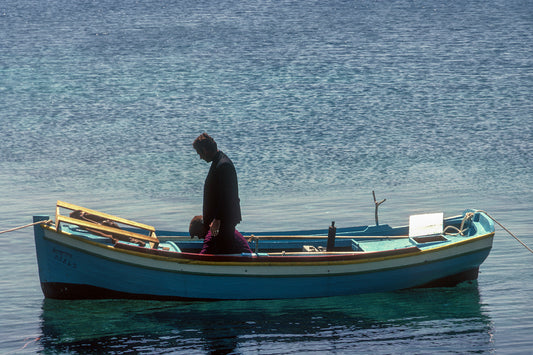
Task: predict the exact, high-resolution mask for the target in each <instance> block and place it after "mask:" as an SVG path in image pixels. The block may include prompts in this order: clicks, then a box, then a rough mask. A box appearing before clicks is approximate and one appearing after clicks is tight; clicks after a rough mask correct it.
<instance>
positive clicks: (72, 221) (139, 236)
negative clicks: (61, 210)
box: [56, 216, 159, 243]
mask: <svg viewBox="0 0 533 355" xmlns="http://www.w3.org/2000/svg"><path fill="white" fill-rule="evenodd" d="M56 218H57V220H56V224H59V223H60V222H64V223H68V224H74V225H77V226H80V227H83V228H90V229H96V230H99V231H102V232H106V233H111V234H117V235H121V236H125V237H130V238H135V239H139V240H144V241H147V242H151V243H159V239H157V237H153V236H147V235H143V234H139V233H134V232H130V231H126V230H123V229H118V228H113V227H109V226H104V225H101V224H96V223H91V222H87V221H83V220H81V219H77V218H71V217H66V216H57V217H56ZM56 230H58V229H57V227H56Z"/></svg>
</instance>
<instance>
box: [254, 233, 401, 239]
mask: <svg viewBox="0 0 533 355" xmlns="http://www.w3.org/2000/svg"><path fill="white" fill-rule="evenodd" d="M244 237H245V238H246V239H248V240H250V239H252V240H255V239H259V240H278V239H279V240H287V239H289V240H299V239H328V236H327V235H320V236H317V235H307V236H305V235H259V236H257V235H253V234H252V235H249V236H244ZM408 238H409V236H407V235H352V236H347V235H338V236H336V237H335V239H370V240H372V239H408Z"/></svg>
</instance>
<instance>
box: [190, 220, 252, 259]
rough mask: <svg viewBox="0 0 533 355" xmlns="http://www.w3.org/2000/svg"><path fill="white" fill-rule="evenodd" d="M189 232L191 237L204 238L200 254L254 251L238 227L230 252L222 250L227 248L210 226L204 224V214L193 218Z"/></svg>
mask: <svg viewBox="0 0 533 355" xmlns="http://www.w3.org/2000/svg"><path fill="white" fill-rule="evenodd" d="M189 234H190V235H191V238H193V237H198V238H200V239H203V240H204V244H203V246H202V250H201V251H200V254H222V253H224V254H241V253H251V252H252V250H251V249H250V246H249V245H248V242H247V241H246V239H244V237H243V236H242V234H241V233H239V231H237V230H236V229H235V235H234V237H233V243H232V246H231V251H230V252H229V253H228V252H221V251H222V250H224V249H225V248H224V247H223V246H222V245H220V243H219V240H218V239H217V237H216V236H213V235H212V234H211V231H210V230H209V227H206V226H205V225H204V221H203V217H202V216H195V217H194V218H193V219H192V220H191V223H190V224H189Z"/></svg>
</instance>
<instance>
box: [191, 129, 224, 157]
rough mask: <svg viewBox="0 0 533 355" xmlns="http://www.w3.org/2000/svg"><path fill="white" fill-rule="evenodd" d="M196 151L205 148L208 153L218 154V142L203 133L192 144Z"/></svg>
mask: <svg viewBox="0 0 533 355" xmlns="http://www.w3.org/2000/svg"><path fill="white" fill-rule="evenodd" d="M192 146H193V147H194V149H196V150H197V151H198V150H200V148H203V149H204V150H206V151H208V152H216V151H217V149H218V148H217V142H215V140H214V139H213V138H211V136H209V135H208V134H207V133H202V134H200V135H199V136H198V138H196V139H195V140H194V142H193V144H192Z"/></svg>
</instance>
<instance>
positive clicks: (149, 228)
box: [56, 200, 155, 235]
mask: <svg viewBox="0 0 533 355" xmlns="http://www.w3.org/2000/svg"><path fill="white" fill-rule="evenodd" d="M59 207H61V208H65V209H68V210H72V211H77V210H81V211H83V212H87V213H90V214H94V215H96V216H100V217H103V218H106V219H109V220H112V221H115V222H118V223H121V224H125V225H128V226H131V227H135V228H140V229H144V230H147V231H150V232H152V233H151V234H152V235H153V234H155V228H154V227H153V226H150V225H147V224H144V223H139V222H134V221H131V220H128V219H125V218H122V217H117V216H113V215H110V214H107V213H104V212H99V211H95V210H91V209H89V208H85V207H81V206H77V205H74V204H72V203H68V202H64V201H59V200H58V201H57V210H56V219H57V216H58V215H59Z"/></svg>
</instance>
